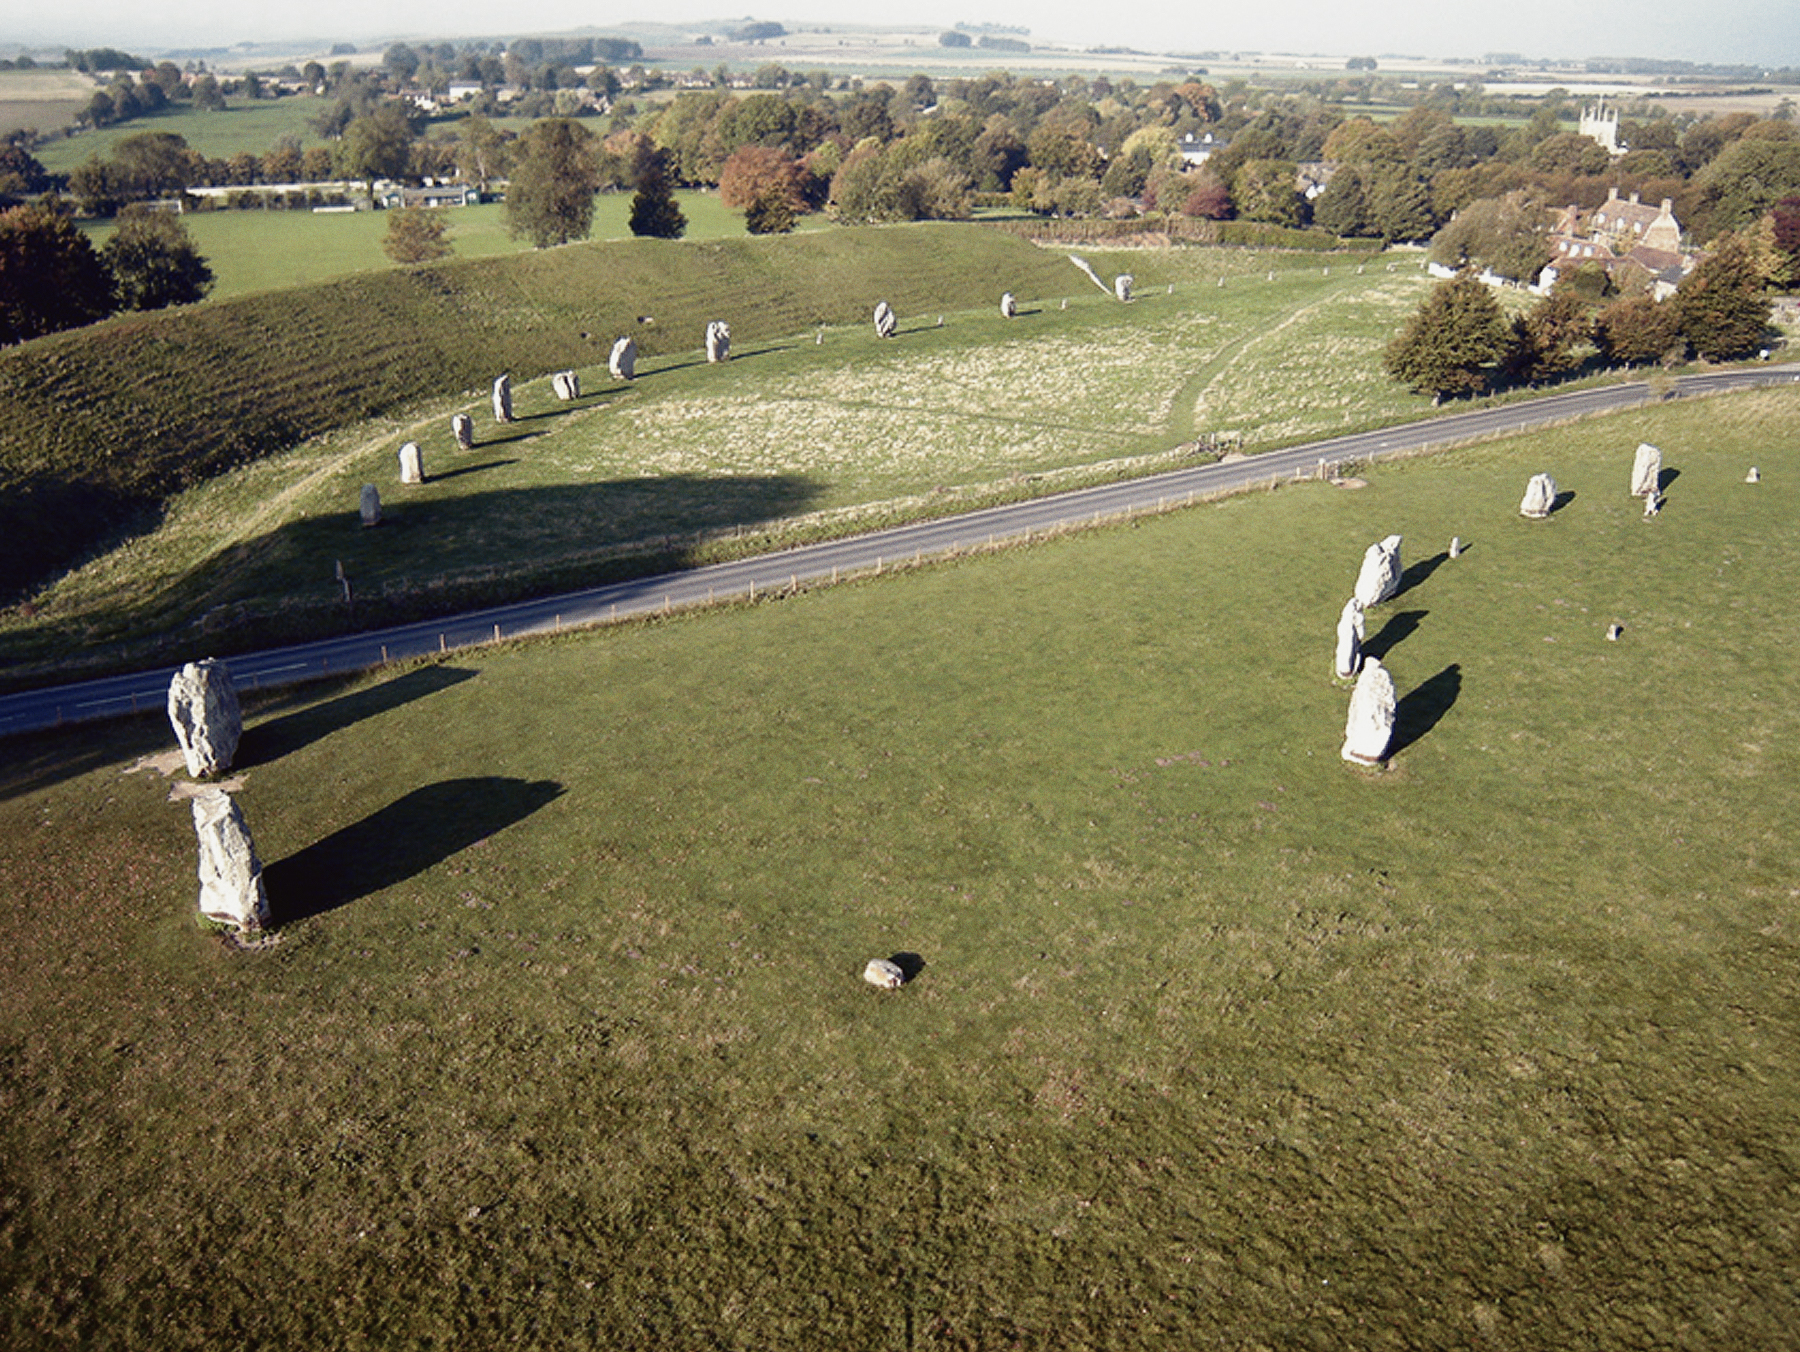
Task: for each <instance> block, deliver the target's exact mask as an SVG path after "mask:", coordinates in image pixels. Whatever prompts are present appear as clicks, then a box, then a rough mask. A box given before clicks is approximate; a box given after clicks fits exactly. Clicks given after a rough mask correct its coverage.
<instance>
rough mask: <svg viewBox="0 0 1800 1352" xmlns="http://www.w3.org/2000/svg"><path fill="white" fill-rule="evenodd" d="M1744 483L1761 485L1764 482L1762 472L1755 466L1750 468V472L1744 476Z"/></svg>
mask: <svg viewBox="0 0 1800 1352" xmlns="http://www.w3.org/2000/svg"><path fill="white" fill-rule="evenodd" d="M1744 482H1745V483H1747V484H1759V483H1761V482H1762V473H1761V471H1759V470H1758V469H1757V468H1756V466H1755V465H1752V466H1750V472H1749V473H1748V474H1746V475H1745V476H1744Z"/></svg>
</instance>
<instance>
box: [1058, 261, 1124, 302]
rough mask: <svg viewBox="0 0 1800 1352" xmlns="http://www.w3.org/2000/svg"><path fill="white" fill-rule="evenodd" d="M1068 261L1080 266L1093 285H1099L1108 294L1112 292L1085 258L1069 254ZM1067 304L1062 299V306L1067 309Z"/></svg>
mask: <svg viewBox="0 0 1800 1352" xmlns="http://www.w3.org/2000/svg"><path fill="white" fill-rule="evenodd" d="M1069 261H1070V262H1071V263H1073V264H1074V265H1075V266H1076V267H1078V268H1080V269H1081V270H1082V272H1084V273H1085V274H1086V275H1087V279H1088V280H1089V281H1090V282H1092V283H1093V284H1094V285H1095V286H1097V287H1099V288H1100V289H1101V290H1102V291H1104V292H1106V294H1107V295H1109V296H1110V295H1112V294H1113V289H1112V288H1111V287H1110V286H1108V285H1107V284H1106V283H1105V282H1103V281H1101V280H1100V274H1099V273H1097V272H1095V271H1094V265H1093V264H1092V263H1090V262H1088V261H1087V259H1085V258H1083V257H1082V256H1081V255H1080V254H1070V255H1069ZM1068 306H1069V303H1068V302H1067V301H1064V302H1063V308H1064V309H1067V308H1068Z"/></svg>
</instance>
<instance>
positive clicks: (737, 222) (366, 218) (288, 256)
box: [83, 192, 827, 300]
mask: <svg viewBox="0 0 1800 1352" xmlns="http://www.w3.org/2000/svg"><path fill="white" fill-rule="evenodd" d="M675 198H676V201H677V202H679V203H680V205H681V210H682V213H683V214H684V215H685V216H686V217H687V221H688V229H687V234H686V235H685V236H684V238H686V239H690V240H714V239H741V238H744V235H745V231H744V213H743V212H741V211H733V210H730V209H729V208H727V207H724V206H722V205H720V202H719V195H718V194H717V193H711V192H678V193H676V194H675ZM630 215H631V194H629V193H604V194H602V195H601V196H600V197H598V198H596V199H595V207H594V228H593V232H592V234H591V235H590V236H589V238H590V239H593V240H624V239H630V238H632V234H631V229H630V226H629V224H628V220H629V217H630ZM444 219H445V221H446V222H447V223H448V225H449V227H450V235H449V238H450V243H451V246H452V248H453V249H454V254H453V256H454V257H456V258H493V257H497V256H500V255H504V254H515V253H528V252H530V250H531V244H530V242H529V241H527V240H517V239H514V238H513V237H512V236H511V235H509V234H508V233H507V231H506V207H505V204H504V203H501V202H491V203H484V204H483V205H481V206H478V207H464V208H459V209H457V210H454V211H448V212H446V213H445V217H444ZM182 223H183V224H184V225H186V226H187V229H188V233H189V234H191V235H192V236H193V239H194V245H195V247H196V248H198V249H199V251H200V253H201V254H202V256H204V257H205V259H206V261H207V263H208V265H210V266H211V268H212V270H213V278H214V281H213V288H212V291H211V293H210V297H211V299H214V300H226V299H228V298H230V297H232V296H242V295H248V294H251V293H254V292H258V291H271V290H277V289H280V288H282V287H293V286H310V285H313V284H314V283H317V282H326V281H331V280H334V279H335V278H338V277H344V276H348V275H349V274H351V273H356V272H367V271H371V270H387V269H391V268H393V267H395V266H396V265H395V264H394V262H393V261H392V260H391V259H389V258H388V256H387V255H386V254H385V253H383V252H382V248H381V242H382V240H383V239H384V238H386V236H387V229H388V216H387V213H386V212H380V211H375V212H366V211H359V212H354V213H335V212H326V213H318V214H315V213H313V212H311V211H202V212H193V213H190V214H188V215H186V216H184V217H182ZM83 228H84V230H85V231H86V233H87V235H88V237H89V238H90V239H91V240H92V241H93V242H94V244H95V246H96V247H98V246H99V245H101V244H104V243H105V242H106V241H107V240H108V239H110V238H111V237H112V233H113V230H114V229H115V228H116V227H115V226H114V225H112V224H111V223H105V222H98V221H91V222H87V223H86V224H85V225H84V227H83ZM826 228H827V225H826V222H825V220H824V218H823V217H821V216H808V217H803V218H802V219H801V223H800V226H799V229H800V230H801V231H802V232H805V231H812V230H822V229H826Z"/></svg>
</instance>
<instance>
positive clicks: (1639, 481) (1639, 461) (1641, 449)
mask: <svg viewBox="0 0 1800 1352" xmlns="http://www.w3.org/2000/svg"><path fill="white" fill-rule="evenodd" d="M1661 486H1662V452H1661V451H1659V450H1658V449H1657V448H1656V447H1654V446H1652V445H1651V444H1650V443H1649V442H1647V441H1640V442H1639V443H1638V448H1637V456H1636V458H1635V459H1633V460H1632V462H1631V496H1632V497H1634V498H1646V497H1649V496H1650V494H1652V493H1654V492H1656V490H1657V489H1658V488H1660V487H1661Z"/></svg>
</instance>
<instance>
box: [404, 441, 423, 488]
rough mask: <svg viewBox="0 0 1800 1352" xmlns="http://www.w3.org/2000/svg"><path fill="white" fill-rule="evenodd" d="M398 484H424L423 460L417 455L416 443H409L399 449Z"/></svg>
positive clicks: (417, 444) (417, 447)
mask: <svg viewBox="0 0 1800 1352" xmlns="http://www.w3.org/2000/svg"><path fill="white" fill-rule="evenodd" d="M400 482H401V483H403V484H422V483H424V482H425V460H424V457H422V456H421V455H420V454H419V443H418V442H416V441H409V442H407V443H406V444H405V445H404V446H402V447H401V448H400Z"/></svg>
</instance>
